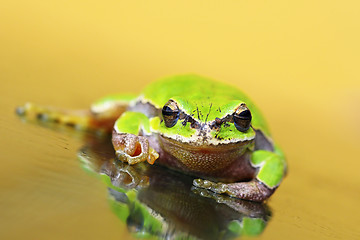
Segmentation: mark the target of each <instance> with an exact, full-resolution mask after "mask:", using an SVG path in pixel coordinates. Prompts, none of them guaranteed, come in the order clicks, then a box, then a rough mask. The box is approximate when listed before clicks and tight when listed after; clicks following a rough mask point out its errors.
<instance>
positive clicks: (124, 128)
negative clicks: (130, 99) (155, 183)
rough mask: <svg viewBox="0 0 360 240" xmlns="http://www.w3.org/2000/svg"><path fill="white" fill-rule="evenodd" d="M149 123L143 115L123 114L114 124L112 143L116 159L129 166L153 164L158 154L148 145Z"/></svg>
mask: <svg viewBox="0 0 360 240" xmlns="http://www.w3.org/2000/svg"><path fill="white" fill-rule="evenodd" d="M146 135H150V121H149V119H148V118H147V117H146V115H144V114H143V113H139V112H125V113H124V114H123V115H121V117H120V118H119V119H118V120H117V121H116V122H115V125H114V130H113V135H112V142H113V145H114V149H115V151H116V155H117V157H118V158H119V159H120V160H121V161H123V162H127V163H129V164H131V165H132V164H136V163H139V162H143V161H147V162H148V163H150V164H153V163H154V162H155V160H156V159H157V158H158V157H159V154H158V153H157V152H156V151H155V150H154V149H153V148H152V147H150V145H149V140H148V139H147V138H146Z"/></svg>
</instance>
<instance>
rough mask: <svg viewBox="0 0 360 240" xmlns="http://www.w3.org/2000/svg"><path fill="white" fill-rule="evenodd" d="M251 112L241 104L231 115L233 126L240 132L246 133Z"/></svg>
mask: <svg viewBox="0 0 360 240" xmlns="http://www.w3.org/2000/svg"><path fill="white" fill-rule="evenodd" d="M251 118H252V116H251V112H250V110H249V109H248V108H247V106H246V105H245V104H241V105H240V107H238V108H237V109H236V111H235V112H234V114H233V119H234V125H235V127H236V129H237V130H239V131H240V132H246V131H247V130H248V129H249V128H250V123H251Z"/></svg>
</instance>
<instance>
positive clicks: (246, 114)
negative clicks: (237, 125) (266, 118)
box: [238, 110, 251, 120]
mask: <svg viewBox="0 0 360 240" xmlns="http://www.w3.org/2000/svg"><path fill="white" fill-rule="evenodd" d="M238 117H239V118H241V119H246V120H247V119H251V113H250V111H249V110H245V111H242V112H241V113H240V114H239V115H238Z"/></svg>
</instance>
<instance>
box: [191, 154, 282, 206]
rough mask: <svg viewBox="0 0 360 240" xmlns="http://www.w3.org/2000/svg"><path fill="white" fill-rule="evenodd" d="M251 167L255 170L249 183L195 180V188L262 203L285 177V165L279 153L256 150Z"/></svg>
mask: <svg viewBox="0 0 360 240" xmlns="http://www.w3.org/2000/svg"><path fill="white" fill-rule="evenodd" d="M250 162H251V165H252V166H253V167H255V168H257V173H256V176H255V178H254V179H253V180H251V181H249V182H236V183H215V182H211V181H208V180H202V179H195V180H194V182H193V184H194V186H196V187H200V188H205V189H209V190H211V191H213V192H215V193H224V194H227V195H229V196H231V197H236V198H240V199H246V200H251V201H257V202H262V201H264V200H265V199H267V198H269V197H270V196H271V195H272V194H273V193H274V191H275V189H276V188H277V187H278V186H279V184H280V182H281V180H282V178H283V177H284V175H285V171H286V163H285V160H284V158H283V156H282V154H280V153H275V152H270V151H266V150H257V151H254V152H253V153H252V156H251V160H250Z"/></svg>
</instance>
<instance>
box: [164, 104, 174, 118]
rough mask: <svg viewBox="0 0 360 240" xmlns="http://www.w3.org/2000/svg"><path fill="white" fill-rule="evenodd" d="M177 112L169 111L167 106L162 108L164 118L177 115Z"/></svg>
mask: <svg viewBox="0 0 360 240" xmlns="http://www.w3.org/2000/svg"><path fill="white" fill-rule="evenodd" d="M177 112H178V111H176V110H173V109H171V108H170V107H169V106H164V107H163V109H162V114H163V115H166V116H171V115H174V114H177Z"/></svg>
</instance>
